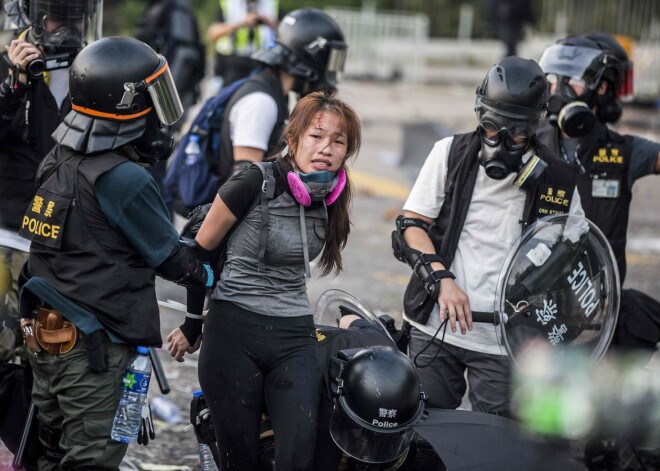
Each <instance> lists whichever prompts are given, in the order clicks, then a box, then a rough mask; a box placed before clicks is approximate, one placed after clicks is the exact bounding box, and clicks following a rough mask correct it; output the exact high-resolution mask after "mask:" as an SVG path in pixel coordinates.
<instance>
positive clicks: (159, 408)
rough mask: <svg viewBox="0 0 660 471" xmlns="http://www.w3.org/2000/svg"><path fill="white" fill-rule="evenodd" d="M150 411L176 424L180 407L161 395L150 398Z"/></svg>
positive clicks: (179, 414) (179, 419)
mask: <svg viewBox="0 0 660 471" xmlns="http://www.w3.org/2000/svg"><path fill="white" fill-rule="evenodd" d="M150 403H151V411H152V412H153V413H154V414H155V415H156V417H158V418H159V419H161V420H164V421H165V422H167V423H168V424H177V423H179V422H180V421H181V409H179V406H177V405H176V404H175V403H173V402H172V401H170V400H169V399H167V398H164V397H163V396H156V397H154V398H152V399H151V401H150Z"/></svg>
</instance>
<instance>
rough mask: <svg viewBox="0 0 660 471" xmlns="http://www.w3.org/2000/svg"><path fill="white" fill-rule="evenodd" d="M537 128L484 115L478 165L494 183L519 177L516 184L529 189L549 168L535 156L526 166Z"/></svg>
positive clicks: (480, 120)
mask: <svg viewBox="0 0 660 471" xmlns="http://www.w3.org/2000/svg"><path fill="white" fill-rule="evenodd" d="M534 130H535V125H533V124H530V122H529V121H523V120H516V119H511V118H507V117H505V116H502V115H499V114H497V113H493V112H492V111H485V112H484V113H483V114H482V115H481V118H480V119H479V130H478V133H479V137H480V139H481V151H480V152H479V163H480V164H481V165H482V166H483V167H484V169H485V171H486V175H487V176H488V177H489V178H492V179H493V180H503V179H504V178H506V177H507V176H509V175H510V174H512V173H518V178H517V179H516V180H515V182H514V184H515V185H516V186H517V187H518V188H522V189H526V188H527V187H529V186H530V185H531V184H533V182H534V181H536V180H538V178H539V177H540V176H541V174H542V173H543V171H544V170H545V167H546V166H547V164H546V163H545V162H543V161H542V160H541V159H539V158H538V157H536V156H533V157H532V158H530V159H529V160H528V161H527V162H526V163H523V157H524V156H525V154H527V153H528V152H529V149H530V148H531V146H532V142H533V138H534Z"/></svg>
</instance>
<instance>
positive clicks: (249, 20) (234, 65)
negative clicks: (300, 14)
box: [206, 0, 280, 89]
mask: <svg viewBox="0 0 660 471" xmlns="http://www.w3.org/2000/svg"><path fill="white" fill-rule="evenodd" d="M219 6H220V8H219V10H218V15H217V17H216V19H215V21H214V22H213V23H211V25H210V26H209V28H208V30H207V32H206V36H207V39H208V40H209V43H210V44H213V45H214V48H215V52H216V54H215V63H214V66H213V75H214V76H215V77H216V80H215V83H216V84H215V87H216V88H218V89H219V88H221V87H226V86H227V85H229V84H230V83H232V82H234V81H236V80H238V79H240V78H243V77H247V76H248V75H250V73H251V72H253V71H254V70H255V69H256V68H257V67H258V66H259V63H258V62H256V61H254V60H253V59H252V58H251V57H250V56H252V54H253V53H255V52H256V51H258V50H260V49H265V48H267V47H270V45H271V44H272V43H273V42H274V41H275V33H276V31H277V27H278V24H279V21H278V19H279V18H280V7H279V2H278V1H277V0H220V5H219Z"/></svg>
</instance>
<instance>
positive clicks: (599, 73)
mask: <svg viewBox="0 0 660 471" xmlns="http://www.w3.org/2000/svg"><path fill="white" fill-rule="evenodd" d="M608 36H609V35H606V34H602V33H591V34H585V35H580V36H569V37H567V38H564V39H560V40H559V41H557V42H556V43H555V44H554V45H552V46H550V47H548V48H547V49H546V50H545V51H544V52H543V55H542V56H541V59H540V61H539V64H540V65H541V67H542V68H543V71H544V72H545V74H546V75H547V77H548V80H549V81H550V82H551V83H553V84H555V90H554V92H553V94H552V96H551V97H550V101H549V109H548V119H549V121H550V123H551V124H554V125H556V126H559V128H560V129H561V130H562V131H564V133H566V134H567V135H568V136H569V137H582V136H585V135H587V134H588V133H589V132H590V131H591V130H592V129H593V126H594V124H595V122H596V117H595V116H594V114H593V113H592V111H591V109H592V108H594V107H595V108H597V111H598V113H597V115H598V117H599V119H600V120H601V121H603V122H614V121H616V120H618V118H619V117H620V116H621V108H620V105H619V104H618V103H617V93H618V90H619V87H620V86H621V84H623V83H626V88H628V87H630V92H631V91H632V86H631V85H628V84H632V68H631V67H628V65H629V64H630V63H629V62H628V59H627V57H628V56H627V54H626V53H625V50H623V48H622V47H621V46H620V45H618V43H617V42H616V40H615V39H614V38H613V37H611V36H609V37H608ZM614 43H616V46H615V44H614ZM617 55H620V57H621V58H619V57H617ZM622 61H625V64H628V65H625V66H624V62H622ZM628 72H630V73H628ZM603 80H605V81H606V82H607V83H608V87H607V91H606V93H605V95H600V94H599V92H598V88H599V87H600V85H601V82H602V81H603ZM575 89H577V90H580V91H581V93H579V94H578V93H577V92H576V90H575ZM626 93H627V92H626Z"/></svg>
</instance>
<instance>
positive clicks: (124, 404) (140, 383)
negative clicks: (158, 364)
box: [110, 347, 151, 443]
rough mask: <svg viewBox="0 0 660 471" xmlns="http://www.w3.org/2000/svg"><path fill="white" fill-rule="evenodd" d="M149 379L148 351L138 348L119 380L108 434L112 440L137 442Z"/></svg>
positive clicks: (144, 348)
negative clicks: (114, 408)
mask: <svg viewBox="0 0 660 471" xmlns="http://www.w3.org/2000/svg"><path fill="white" fill-rule="evenodd" d="M150 379H151V361H150V360H149V349H148V348H147V347H138V348H137V353H136V354H135V355H134V356H133V358H131V361H130V362H129V364H128V366H127V367H126V369H125V370H124V374H123V375H122V378H121V398H120V399H119V407H118V408H117V413H116V414H115V420H114V421H113V423H112V432H111V434H110V436H111V437H112V439H113V440H116V441H118V442H122V443H135V442H137V436H138V432H139V431H140V419H141V418H142V405H143V404H144V401H145V400H146V398H147V391H148V390H149V380H150Z"/></svg>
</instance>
